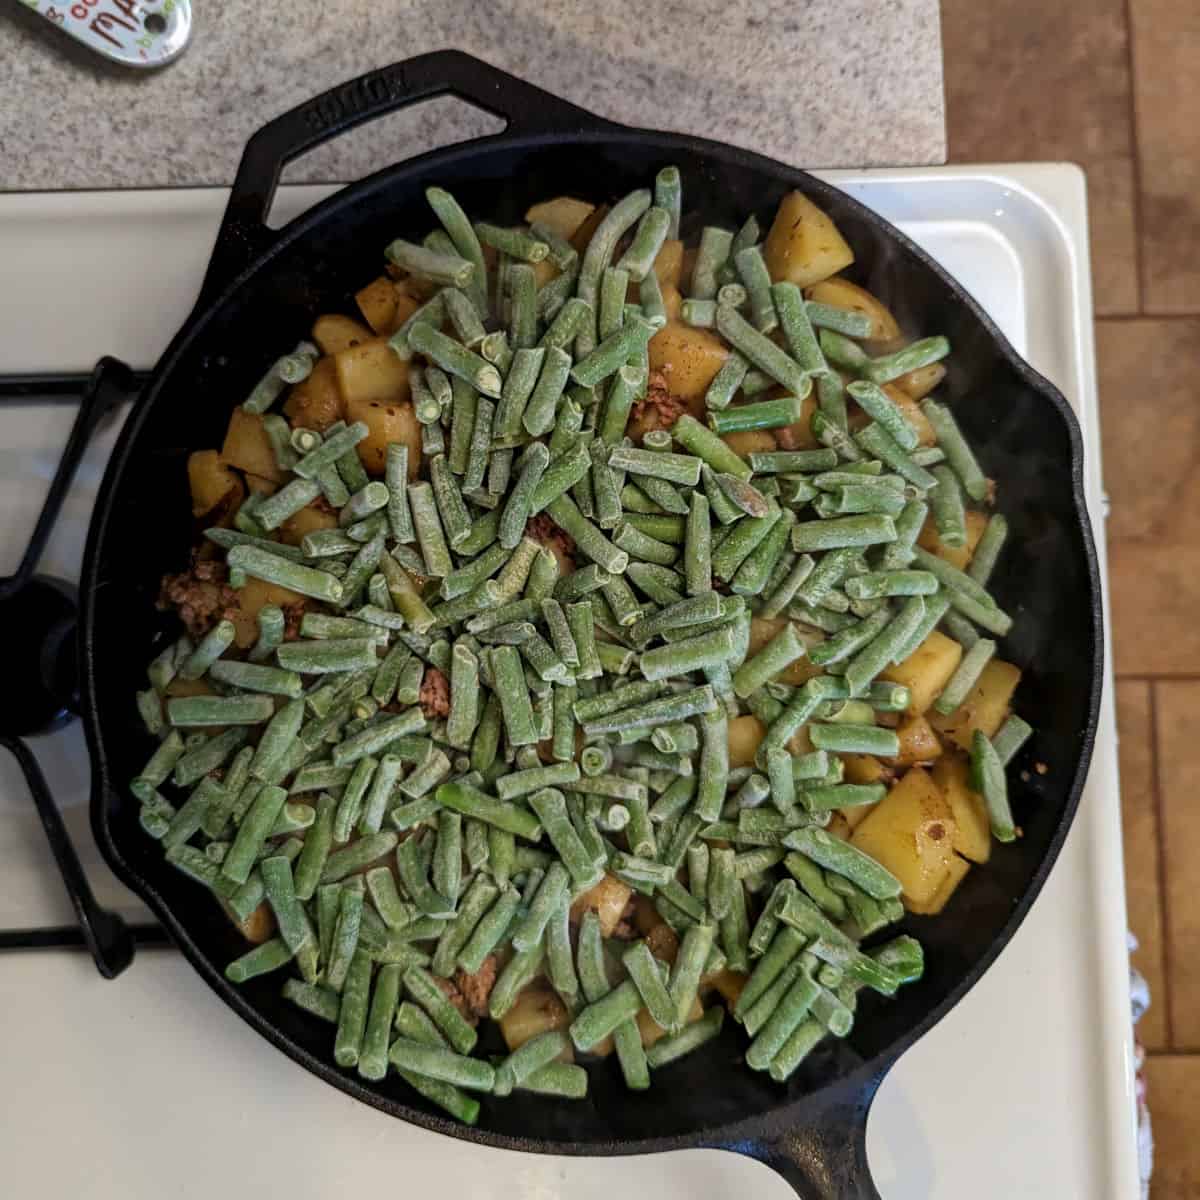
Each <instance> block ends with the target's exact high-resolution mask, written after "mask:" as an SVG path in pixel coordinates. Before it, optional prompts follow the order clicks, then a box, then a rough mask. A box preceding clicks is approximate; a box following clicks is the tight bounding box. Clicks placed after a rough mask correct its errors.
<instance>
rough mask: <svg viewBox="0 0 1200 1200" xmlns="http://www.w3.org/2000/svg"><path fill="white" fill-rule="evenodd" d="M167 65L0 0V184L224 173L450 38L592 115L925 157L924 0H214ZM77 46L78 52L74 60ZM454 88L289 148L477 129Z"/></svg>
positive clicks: (931, 47)
mask: <svg viewBox="0 0 1200 1200" xmlns="http://www.w3.org/2000/svg"><path fill="white" fill-rule="evenodd" d="M195 8H196V16H195V30H194V33H193V39H192V44H191V46H190V48H189V49H188V50H187V52H186V53H185V54H184V56H183V57H182V58H181V59H180V60H179V61H178V62H177V63H175V64H174V65H173V66H169V67H166V68H164V69H162V70H160V71H156V72H148V73H138V72H132V71H124V72H122V71H120V70H119V69H109V68H108V67H107V66H105V65H103V64H101V63H100V62H99V60H90V59H89V58H87V57H85V56H83V55H81V54H78V53H76V52H75V51H74V47H73V44H72V43H71V42H70V41H69V39H67V38H65V37H64V36H63V35H61V34H58V33H56V31H55V30H53V29H52V28H51V27H50V26H49V25H48V24H46V23H45V22H44V21H42V20H41V19H40V18H38V17H35V16H33V15H32V14H30V13H27V12H24V11H22V10H19V9H17V8H16V6H8V5H6V6H5V9H4V10H2V11H0V95H2V96H3V101H2V102H0V189H23V190H24V189H53V188H110V187H138V186H142V187H144V186H155V185H173V186H184V185H195V184H224V183H228V182H230V180H231V179H232V177H233V173H234V168H235V166H236V164H237V160H238V155H239V153H240V151H241V148H242V145H243V143H244V142H245V140H246V138H247V137H248V136H249V135H250V134H251V133H252V132H253V131H254V129H255V128H257V127H258V126H259V125H261V124H262V123H263V122H264V121H266V120H267V119H269V118H270V117H272V116H275V115H276V114H278V113H280V112H282V111H284V110H286V109H288V108H290V107H292V106H294V105H296V104H297V103H299V102H300V101H302V100H305V99H308V98H309V97H311V96H313V95H314V94H316V93H318V92H320V91H323V90H324V89H325V88H328V87H330V86H331V85H333V84H335V83H339V82H342V81H344V80H346V79H349V78H352V77H353V76H355V75H358V74H361V73H362V72H364V71H366V70H369V69H371V68H374V67H378V66H382V65H384V64H387V63H389V62H394V61H397V60H399V59H402V58H405V57H408V56H410V55H412V54H418V53H421V52H423V51H426V50H434V49H441V48H444V47H458V48H460V49H462V50H466V51H468V52H470V53H473V54H476V55H478V56H480V57H482V58H485V59H487V60H489V61H490V62H492V63H495V64H496V65H497V66H501V67H504V68H505V69H507V70H509V71H512V72H513V73H514V74H517V75H521V76H523V77H525V78H527V79H530V80H531V81H534V82H537V83H540V84H541V86H543V87H545V88H547V89H549V90H550V91H553V92H556V93H558V94H559V95H561V96H564V97H566V98H568V99H570V100H573V101H575V102H576V103H577V104H580V105H582V106H584V107H585V108H589V109H591V110H592V111H594V112H596V113H599V114H601V115H603V116H606V117H610V118H613V119H615V120H618V121H623V122H626V123H628V124H632V125H641V126H649V127H661V128H668V129H675V130H681V131H686V132H690V133H699V134H705V135H707V136H711V137H715V138H718V139H720V140H723V141H728V142H733V143H736V144H738V145H742V146H747V147H750V148H752V149H755V150H758V151H761V152H763V153H765V154H768V155H770V156H772V157H774V158H778V159H781V160H783V161H785V162H788V163H792V164H795V165H799V166H810V167H828V166H865V165H885V164H887V165H891V164H920V163H940V162H942V161H944V159H945V151H946V137H945V124H944V118H943V104H942V62H941V39H940V36H939V27H938V2H937V0H736V2H735V3H721V2H718V0H690V2H686V0H657V2H656V0H649V2H647V3H639V4H628V3H615V2H614V0H608V2H607V3H603V4H597V3H596V2H595V0H591V2H590V3H586V4H585V3H580V2H578V0H476V2H473V0H390V2H389V0H384V3H379V2H378V0H332V2H331V3H327V4H312V5H304V4H296V3H286V4H285V3H280V2H279V0H254V2H253V3H251V2H250V0H226V2H225V3H223V4H210V3H204V2H200V3H197V4H196V5H195ZM93 62H95V64H96V65H92V63H93ZM498 124H499V123H498V122H496V121H494V120H493V119H492V118H491V117H489V116H487V115H486V114H484V113H482V112H480V111H479V110H477V109H474V108H470V107H468V106H466V105H464V104H462V103H460V102H459V101H456V100H452V99H441V100H435V101H431V102H428V103H426V104H424V105H421V106H419V107H417V108H415V109H413V110H409V111H408V112H404V113H398V114H395V115H392V116H390V117H387V118H384V119H383V120H381V121H379V122H377V123H375V124H374V125H371V126H369V127H366V128H363V129H360V130H358V131H356V132H355V133H352V134H350V135H348V136H346V137H344V138H342V139H340V140H339V141H337V142H336V143H333V144H331V145H327V146H325V147H323V148H321V149H320V150H317V151H315V152H314V153H312V154H310V155H308V156H307V157H306V158H304V159H303V160H302V161H300V162H297V163H295V164H293V166H292V167H291V168H290V169H289V171H288V174H287V178H288V179H289V180H291V181H296V182H299V181H306V182H308V181H311V182H329V181H340V180H347V179H353V178H356V177H358V176H361V175H364V174H367V173H368V172H370V171H372V170H376V169H378V168H379V167H380V166H381V165H383V164H384V163H386V162H389V161H394V160H398V159H402V158H406V157H408V156H409V155H411V154H414V153H416V152H418V151H421V150H424V149H429V148H431V147H433V146H436V145H441V144H445V143H448V142H451V141H455V140H459V139H462V138H465V137H471V136H478V135H479V134H481V133H485V132H489V131H491V130H493V129H495V128H498Z"/></svg>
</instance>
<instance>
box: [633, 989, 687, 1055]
mask: <svg viewBox="0 0 1200 1200" xmlns="http://www.w3.org/2000/svg"><path fill="white" fill-rule="evenodd" d="M702 1016H704V1006H703V1005H702V1004H701V1003H700V997H699V996H697V997H696V999H695V1000H694V1001H693V1002H692V1007H691V1011H690V1012H689V1013H688V1015H687V1020H686V1021H685V1022H684V1024H685V1025H690V1024H691V1023H692V1022H693V1021H698V1020H700V1018H701V1017H702ZM637 1026H638V1032H639V1033H641V1035H642V1045H643V1046H645V1047H646V1048H647V1049H649V1047H651V1046H653V1045H654V1043H655V1042H657V1041H658V1040H659V1039H660V1038H664V1037H666V1036H667V1031H666V1030H665V1029H664V1028H663V1027H662V1026H661V1025H660V1024H659V1023H658V1022H657V1021H655V1019H654V1018H653V1017H652V1016H651V1015H650V1011H649V1009H645V1008H643V1009H640V1010H639V1012H638V1015H637Z"/></svg>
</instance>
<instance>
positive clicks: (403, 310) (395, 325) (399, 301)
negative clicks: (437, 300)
mask: <svg viewBox="0 0 1200 1200" xmlns="http://www.w3.org/2000/svg"><path fill="white" fill-rule="evenodd" d="M420 307H421V301H420V300H418V299H417V297H416V296H410V295H409V294H408V292H404V291H401V290H400V289H399V288H397V289H396V315H395V317H394V318H393V320H392V327H391V329H389V330H387V332H388V333H389V334H391V333H395V332H396V330H397V329H399V328H400V326H401V325H403V324H404V322H405V321H407V320H408V318H409V317H411V316H412V315H413V313H415V312H416V311H417V309H418V308H420Z"/></svg>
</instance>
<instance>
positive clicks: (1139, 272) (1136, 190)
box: [1125, 0, 1146, 313]
mask: <svg viewBox="0 0 1200 1200" xmlns="http://www.w3.org/2000/svg"><path fill="white" fill-rule="evenodd" d="M1125 57H1126V62H1127V63H1128V67H1129V140H1130V148H1131V149H1132V150H1133V196H1132V199H1131V203H1132V208H1133V268H1134V274H1135V275H1136V277H1137V292H1138V307H1139V308H1140V309H1141V311H1142V312H1143V313H1144V312H1145V311H1146V269H1145V268H1146V264H1145V257H1146V256H1145V255H1144V254H1143V253H1142V249H1143V246H1142V151H1141V145H1140V139H1139V138H1138V111H1137V64H1136V59H1135V57H1134V51H1133V0H1125Z"/></svg>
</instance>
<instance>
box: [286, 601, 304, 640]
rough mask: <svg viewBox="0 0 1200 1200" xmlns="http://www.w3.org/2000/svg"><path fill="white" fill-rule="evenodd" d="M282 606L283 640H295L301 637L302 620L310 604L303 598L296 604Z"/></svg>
mask: <svg viewBox="0 0 1200 1200" xmlns="http://www.w3.org/2000/svg"><path fill="white" fill-rule="evenodd" d="M281 607H282V610H283V640H284V641H285V642H294V641H296V640H297V639H298V638H299V637H300V622H301V621H302V620H303V619H304V614H305V612H306V611H307V609H308V605H307V604H305V602H304V601H303V600H297V601H296V602H295V603H294V604H284V605H282V606H281Z"/></svg>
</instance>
